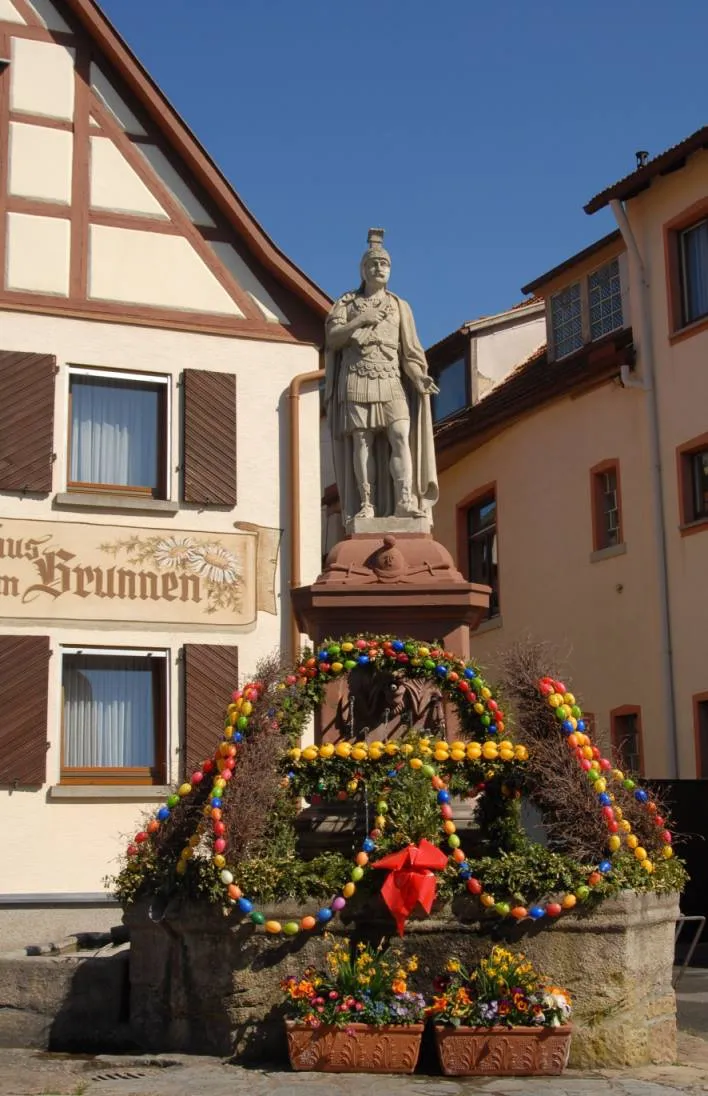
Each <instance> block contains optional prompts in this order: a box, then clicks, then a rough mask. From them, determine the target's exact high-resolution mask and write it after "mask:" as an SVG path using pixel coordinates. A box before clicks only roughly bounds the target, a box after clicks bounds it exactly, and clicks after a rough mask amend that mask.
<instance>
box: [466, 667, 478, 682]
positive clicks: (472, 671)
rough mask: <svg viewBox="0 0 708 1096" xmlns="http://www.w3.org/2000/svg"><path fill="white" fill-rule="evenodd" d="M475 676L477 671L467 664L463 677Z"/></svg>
mask: <svg viewBox="0 0 708 1096" xmlns="http://www.w3.org/2000/svg"><path fill="white" fill-rule="evenodd" d="M476 676H477V671H476V670H473V669H471V667H469V666H468V667H467V668H466V670H465V677H466V678H469V679H471V678H473V677H476Z"/></svg>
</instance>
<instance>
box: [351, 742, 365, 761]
mask: <svg viewBox="0 0 708 1096" xmlns="http://www.w3.org/2000/svg"><path fill="white" fill-rule="evenodd" d="M351 756H352V760H353V761H363V760H364V758H365V757H366V750H365V749H364V748H363V747H362V746H355V747H354V749H353V750H352V753H351Z"/></svg>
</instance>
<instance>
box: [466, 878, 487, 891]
mask: <svg viewBox="0 0 708 1096" xmlns="http://www.w3.org/2000/svg"><path fill="white" fill-rule="evenodd" d="M483 889H484V888H483V887H482V884H481V883H480V881H479V879H475V878H474V877H473V878H472V879H468V880H467V890H468V891H469V892H470V894H481V893H482V890H483Z"/></svg>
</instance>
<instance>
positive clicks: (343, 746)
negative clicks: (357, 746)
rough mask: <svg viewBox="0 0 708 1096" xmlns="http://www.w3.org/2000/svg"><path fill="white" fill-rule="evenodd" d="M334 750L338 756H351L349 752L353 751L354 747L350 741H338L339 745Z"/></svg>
mask: <svg viewBox="0 0 708 1096" xmlns="http://www.w3.org/2000/svg"><path fill="white" fill-rule="evenodd" d="M334 752H335V753H336V755H337V757H349V754H350V753H351V752H352V748H351V746H350V744H349V743H348V742H338V743H337V745H336V746H335V747H334Z"/></svg>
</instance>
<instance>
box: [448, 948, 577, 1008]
mask: <svg viewBox="0 0 708 1096" xmlns="http://www.w3.org/2000/svg"><path fill="white" fill-rule="evenodd" d="M435 989H436V990H437V995H436V996H435V997H433V1003H432V1005H430V1006H429V1008H428V1010H427V1012H428V1015H429V1016H431V1017H432V1018H433V1019H434V1021H435V1022H436V1023H438V1024H450V1025H452V1026H453V1027H462V1026H464V1027H499V1026H503V1027H534V1026H538V1027H561V1026H563V1025H565V1024H567V1023H568V1021H569V1019H570V1015H571V1000H570V995H569V993H568V991H567V990H565V989H562V988H561V987H560V986H554V985H550V984H548V983H547V982H546V980H545V978H544V977H543V975H541V974H539V973H538V971H536V970H535V969H534V967H533V965H532V964H531V963H530V962H529V961H528V959H527V958H526V956H525V955H523V954H521V953H517V954H514V953H513V952H511V951H507V950H506V948H503V947H500V946H496V947H494V948H493V949H492V952H491V954H490V955H489V957H488V958H486V959H482V960H481V961H480V962H479V963H478V964H477V966H475V967H473V968H472V969H470V970H466V969H465V967H464V966H463V964H462V963H461V962H460V960H459V959H455V958H451V959H449V960H448V962H447V967H446V971H445V974H444V975H443V976H442V977H439V978H437V979H436V981H435Z"/></svg>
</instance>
